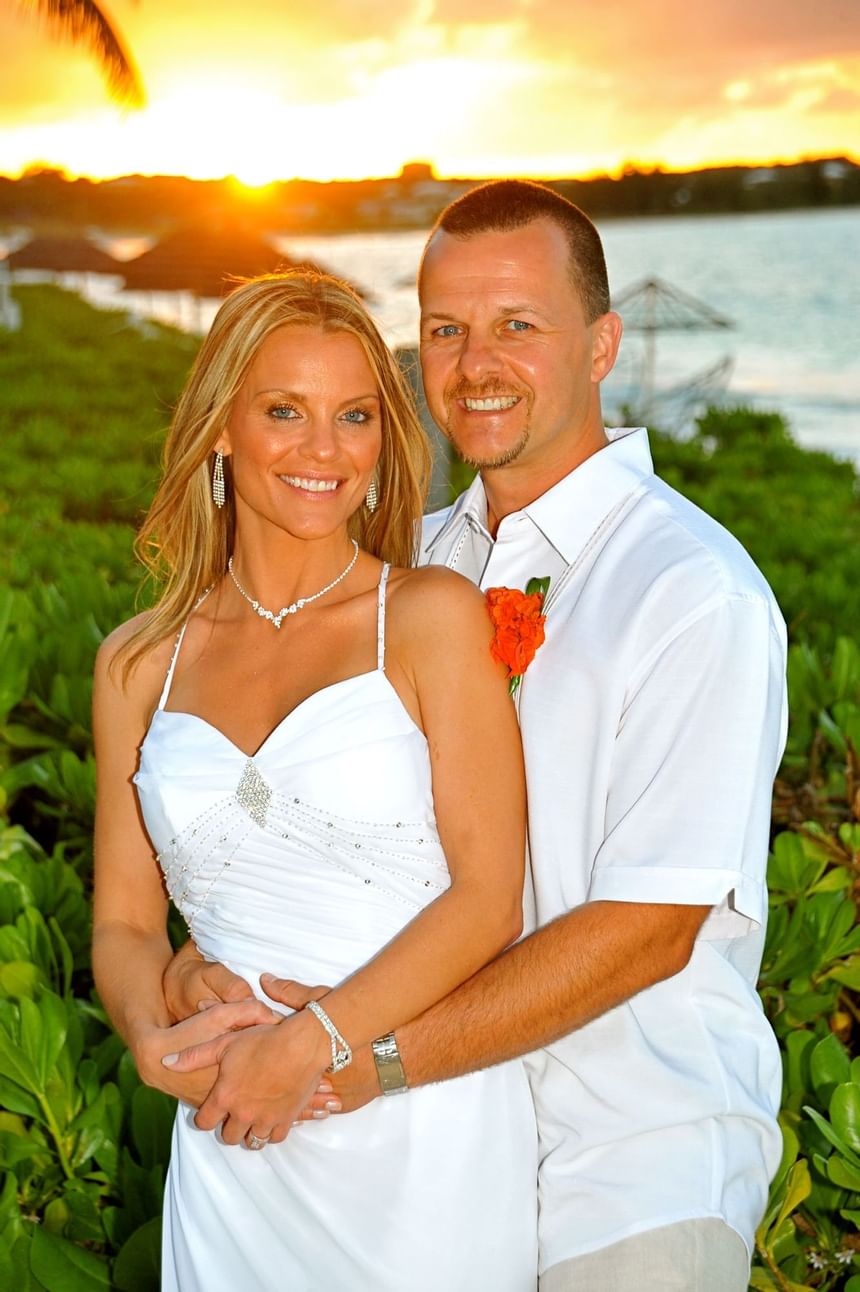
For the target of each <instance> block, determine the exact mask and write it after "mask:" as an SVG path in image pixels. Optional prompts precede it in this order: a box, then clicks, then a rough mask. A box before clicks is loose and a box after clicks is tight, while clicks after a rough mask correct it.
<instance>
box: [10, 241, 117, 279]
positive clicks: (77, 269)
mask: <svg viewBox="0 0 860 1292" xmlns="http://www.w3.org/2000/svg"><path fill="white" fill-rule="evenodd" d="M7 260H8V263H9V267H10V269H48V270H50V271H51V272H53V273H70V274H118V273H121V272H122V271H121V268H120V262H119V261H118V260H114V258H113V256H109V255H108V253H107V252H106V251H102V249H101V247H97V246H96V245H95V243H94V242H90V240H89V238H59V237H54V238H33V239H32V240H31V241H30V242H25V243H24V245H23V247H19V248H18V250H17V251H13V252H11V253H10V254H9V256H7Z"/></svg>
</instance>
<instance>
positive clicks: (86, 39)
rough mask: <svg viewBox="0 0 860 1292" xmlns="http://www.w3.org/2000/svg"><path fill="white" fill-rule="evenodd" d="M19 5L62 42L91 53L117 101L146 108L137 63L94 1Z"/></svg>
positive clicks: (39, 0)
mask: <svg viewBox="0 0 860 1292" xmlns="http://www.w3.org/2000/svg"><path fill="white" fill-rule="evenodd" d="M19 4H21V6H22V7H23V8H25V9H28V10H30V11H32V12H34V13H35V14H36V15H37V16H38V17H40V18H43V19H44V20H45V22H46V23H47V25H48V27H49V28H50V29H51V30H53V31H54V32H56V33H57V35H58V36H60V37H61V38H62V39H65V40H69V41H71V42H72V43H73V44H75V45H85V46H86V47H87V48H89V49H90V50H91V51H92V53H93V54H95V56H96V59H97V60H98V63H99V66H100V68H101V70H102V73H103V75H104V77H105V79H106V81H107V85H108V89H109V91H110V93H111V95H112V97H113V98H114V99H116V100H118V101H119V102H123V103H127V104H128V105H129V106H130V107H134V108H139V107H142V106H143V104H144V103H145V101H146V96H145V94H144V91H143V84H142V82H141V79H140V75H139V73H138V70H137V68H136V67H135V64H134V60H133V59H132V57H131V55H130V54H129V53H128V52H127V51H126V49H125V48H124V46H123V43H122V40H121V38H120V35H119V33H118V32H117V31H116V30H115V28H114V27H113V26H112V25H111V21H110V19H109V18H108V16H107V14H106V13H105V12H104V10H103V9H101V8H99V6H98V5H97V4H96V3H95V0H19Z"/></svg>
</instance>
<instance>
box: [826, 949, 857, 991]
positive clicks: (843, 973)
mask: <svg viewBox="0 0 860 1292" xmlns="http://www.w3.org/2000/svg"><path fill="white" fill-rule="evenodd" d="M827 977H828V978H835V979H836V981H837V982H841V983H842V984H843V986H845V987H850V988H851V990H852V991H860V955H853V956H850V957H849V959H848V960H843V961H842V962H841V964H837V965H834V966H833V968H832V969H831V970H830V971H829V973H828V974H827Z"/></svg>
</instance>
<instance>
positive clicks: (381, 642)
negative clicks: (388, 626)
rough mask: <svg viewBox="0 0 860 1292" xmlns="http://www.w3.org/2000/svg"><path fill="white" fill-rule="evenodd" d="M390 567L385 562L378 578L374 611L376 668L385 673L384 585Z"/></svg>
mask: <svg viewBox="0 0 860 1292" xmlns="http://www.w3.org/2000/svg"><path fill="white" fill-rule="evenodd" d="M390 569H391V566H390V565H389V564H388V562H387V561H386V562H385V564H384V565H383V567H382V573H381V574H380V576H379V594H378V600H377V609H376V667H377V668H378V670H379V671H380V673H384V672H385V585H386V584H387V582H388V571H389V570H390Z"/></svg>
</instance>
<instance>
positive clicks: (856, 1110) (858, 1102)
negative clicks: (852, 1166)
mask: <svg viewBox="0 0 860 1292" xmlns="http://www.w3.org/2000/svg"><path fill="white" fill-rule="evenodd" d="M830 1120H831V1122H832V1124H833V1127H834V1129H835V1130H836V1133H837V1134H838V1135H839V1136H841V1138H842V1139H843V1140H844V1141H845V1143H846V1144H847V1145H848V1146H849V1148H851V1149H853V1151H854V1152H855V1153H860V1086H858V1085H855V1084H854V1082H853V1081H847V1082H845V1084H844V1085H841V1086H837V1087H836V1089H835V1090H834V1092H833V1096H832V1098H831V1100H830Z"/></svg>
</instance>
